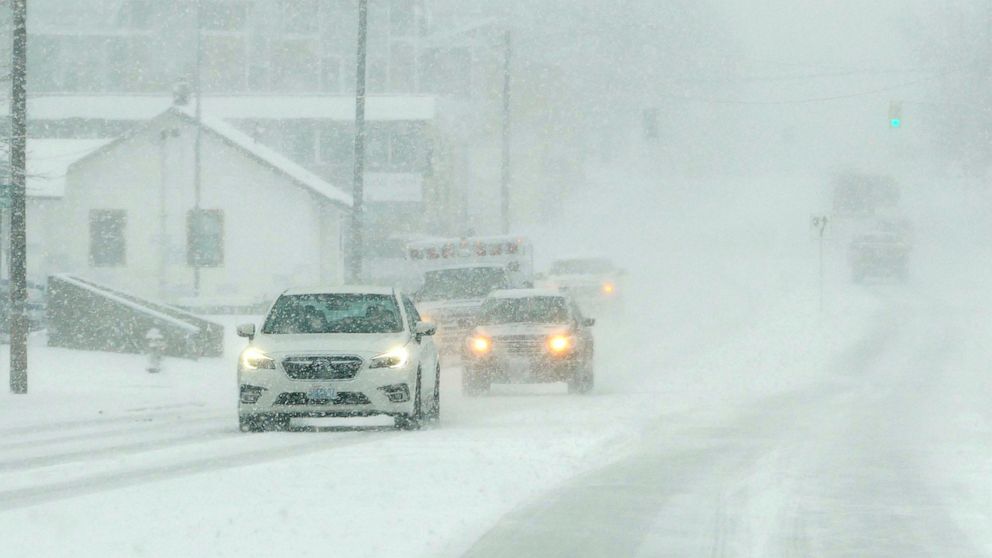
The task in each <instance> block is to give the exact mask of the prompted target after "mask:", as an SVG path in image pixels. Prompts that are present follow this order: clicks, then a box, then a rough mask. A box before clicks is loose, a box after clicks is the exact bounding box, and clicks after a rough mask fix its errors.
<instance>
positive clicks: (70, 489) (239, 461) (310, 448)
mask: <svg viewBox="0 0 992 558" xmlns="http://www.w3.org/2000/svg"><path fill="white" fill-rule="evenodd" d="M239 435H240V433H239ZM397 435H399V434H394V435H392V436H390V435H385V436H384V435H382V434H381V433H379V434H378V435H369V436H367V437H362V438H361V439H358V440H350V441H346V442H342V441H341V440H340V439H339V438H335V439H332V440H327V439H323V440H322V439H320V438H314V437H310V436H308V437H309V438H310V439H309V440H308V441H306V442H302V443H293V444H285V445H276V446H266V447H261V448H257V449H253V450H249V451H235V452H231V453H224V454H220V455H216V456H211V457H204V458H200V459H192V460H187V461H180V462H177V463H171V464H166V465H158V466H153V467H142V468H138V469H132V470H126V469H125V470H124V471H112V472H107V473H100V474H95V475H88V476H86V477H83V478H78V479H74V480H71V481H66V482H57V483H50V484H46V485H41V486H32V487H26V488H18V489H13V490H5V491H0V510H12V509H17V508H23V507H27V506H33V505H37V504H42V503H45V502H51V501H56V500H63V499H66V498H74V497H77V496H85V495H87V494H95V493H99V492H105V491H109V490H117V489H121V488H126V487H129V486H135V485H140V484H145V483H150V482H158V481H163V480H168V479H173V478H177V477H183V476H188V475H195V474H198V473H207V472H211V471H218V470H222V469H230V468H236V467H245V466H250V465H258V464H262V463H269V462H273V461H281V460H284V459H290V458H294V457H300V456H304V455H308V454H312V453H320V452H324V451H333V450H336V449H340V448H344V447H352V446H358V445H364V444H371V443H375V442H381V441H383V440H388V439H392V438H394V437H396V436H397ZM242 436H243V435H242ZM245 437H246V438H247V437H253V438H261V436H257V435H256V436H245Z"/></svg>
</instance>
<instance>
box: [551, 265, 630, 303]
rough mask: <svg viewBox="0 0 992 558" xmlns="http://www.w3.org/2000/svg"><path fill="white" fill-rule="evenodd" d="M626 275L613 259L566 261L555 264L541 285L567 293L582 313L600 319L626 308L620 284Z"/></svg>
mask: <svg viewBox="0 0 992 558" xmlns="http://www.w3.org/2000/svg"><path fill="white" fill-rule="evenodd" d="M624 275H625V273H624V271H623V270H622V269H620V268H618V267H617V266H616V265H614V264H613V262H612V261H611V260H610V259H609V258H603V257H581V258H563V259H558V260H555V261H553V262H551V267H550V269H549V270H548V273H547V274H546V275H544V276H542V277H541V278H540V279H539V281H538V283H539V286H543V287H547V288H553V289H559V290H561V291H564V292H567V293H568V294H569V295H570V296H571V297H572V299H573V300H575V302H576V303H577V304H578V305H579V307H580V308H582V310H584V311H585V312H586V313H588V314H592V315H595V316H599V315H601V314H602V313H613V312H617V311H620V310H622V309H623V292H622V291H623V289H622V288H621V285H620V281H621V278H622V277H623V276H624Z"/></svg>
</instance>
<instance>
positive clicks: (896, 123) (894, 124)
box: [889, 118, 902, 128]
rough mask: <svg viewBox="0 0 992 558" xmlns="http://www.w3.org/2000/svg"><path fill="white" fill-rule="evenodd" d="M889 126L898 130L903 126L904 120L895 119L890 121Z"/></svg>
mask: <svg viewBox="0 0 992 558" xmlns="http://www.w3.org/2000/svg"><path fill="white" fill-rule="evenodd" d="M889 126H892V127H893V128H898V127H900V126H902V120H901V119H899V118H893V119H892V120H889Z"/></svg>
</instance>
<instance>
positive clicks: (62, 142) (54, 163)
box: [26, 138, 111, 198]
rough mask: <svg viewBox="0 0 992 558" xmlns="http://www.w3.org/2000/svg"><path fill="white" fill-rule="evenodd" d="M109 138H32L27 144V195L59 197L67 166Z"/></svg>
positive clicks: (61, 192) (62, 188) (63, 187)
mask: <svg viewBox="0 0 992 558" xmlns="http://www.w3.org/2000/svg"><path fill="white" fill-rule="evenodd" d="M110 141H111V140H110V139H95V140H94V139H33V138H28V144H27V167H28V168H27V178H26V182H27V184H26V188H27V195H29V196H32V197H40V198H60V197H62V195H63V194H64V193H65V175H66V171H67V170H68V169H69V166H70V165H72V164H73V163H75V162H76V161H78V160H80V159H82V158H84V157H86V156H87V155H89V154H90V153H93V152H94V151H96V150H97V149H99V148H100V147H102V146H104V145H106V144H107V143H109V142H110Z"/></svg>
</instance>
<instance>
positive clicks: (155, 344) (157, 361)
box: [145, 327, 165, 374]
mask: <svg viewBox="0 0 992 558" xmlns="http://www.w3.org/2000/svg"><path fill="white" fill-rule="evenodd" d="M145 346H146V348H147V350H148V371H149V372H151V373H152V374H155V373H157V372H161V371H162V353H164V352H165V336H163V335H162V332H161V331H159V330H158V328H157V327H153V328H151V329H149V330H148V333H146V334H145Z"/></svg>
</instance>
